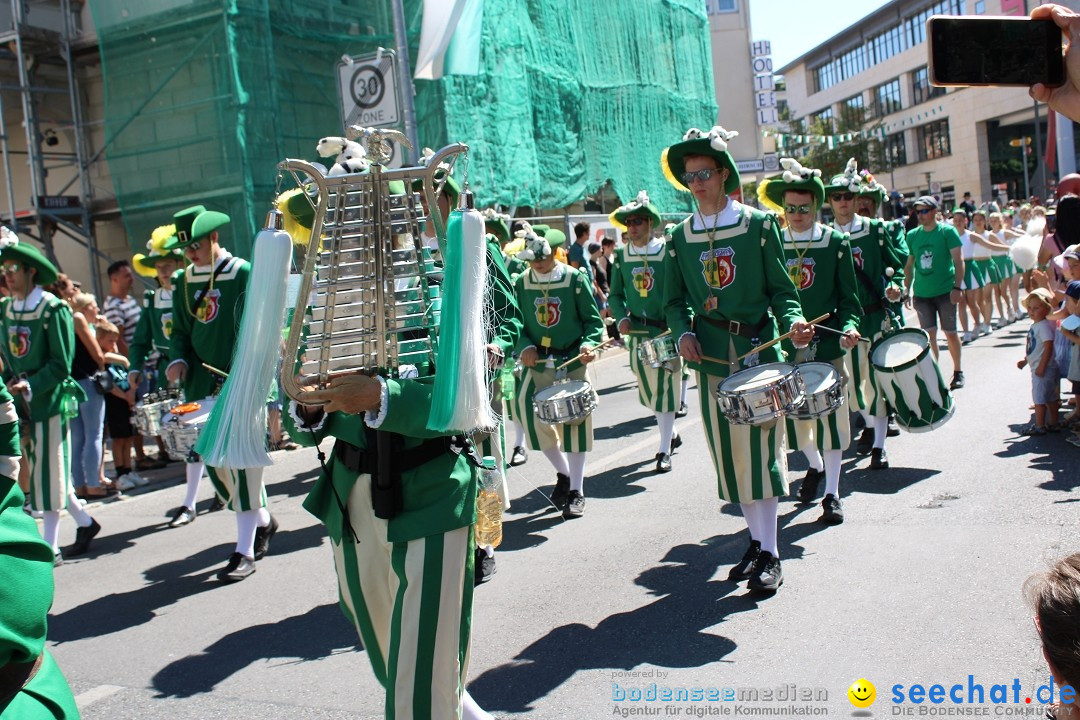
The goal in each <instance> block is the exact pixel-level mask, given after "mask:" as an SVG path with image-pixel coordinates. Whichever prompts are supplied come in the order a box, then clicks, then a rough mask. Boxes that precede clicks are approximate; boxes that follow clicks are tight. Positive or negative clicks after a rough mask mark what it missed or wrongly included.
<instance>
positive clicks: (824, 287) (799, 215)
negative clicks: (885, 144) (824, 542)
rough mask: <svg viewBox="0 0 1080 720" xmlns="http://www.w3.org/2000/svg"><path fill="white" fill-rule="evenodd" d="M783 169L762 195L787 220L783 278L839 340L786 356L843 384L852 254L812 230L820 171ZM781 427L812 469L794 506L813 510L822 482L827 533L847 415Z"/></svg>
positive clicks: (840, 240) (837, 240)
mask: <svg viewBox="0 0 1080 720" xmlns="http://www.w3.org/2000/svg"><path fill="white" fill-rule="evenodd" d="M781 165H782V166H783V167H784V169H785V172H784V174H783V176H782V177H780V178H774V179H772V180H769V181H768V182H767V183H766V185H765V189H764V192H765V194H766V195H767V196H768V197H769V199H770V200H772V201H773V202H775V203H777V204H782V206H783V208H784V217H786V218H787V227H786V228H784V232H783V233H782V237H783V240H784V253H785V254H786V256H787V269H788V273H789V274H790V275H791V280H792V282H794V283H795V287H796V288H798V290H799V302H800V303H801V305H802V308H803V312H804V313H806V314H808V315H812V316H814V317H818V316H820V315H823V314H825V313H828V314H829V319H828V320H826V321H825V322H824V323H823V325H824V327H826V328H832V329H833V330H834V331H839V333H842V335H838V334H836V332H833V333H829V334H824V333H822V332H821V331H818V332H817V333H815V335H814V339H813V341H812V342H811V344H810V347H809V348H807V349H805V350H802V351H795V352H793V353H791V354H792V355H793V356H794V359H795V362H811V361H820V362H827V363H831V364H832V365H833V367H835V368H836V370H837V372H839V373H840V376H841V378H845V379H846V371H845V369H844V355H845V354H846V353H845V351H846V350H849V349H851V348H852V347H853V346H854V345H855V344H856V343H857V342H858V340H859V330H858V327H859V301H858V297H857V295H856V289H855V270H854V268H853V266H852V262H851V248H850V246H849V245H848V240H847V236H846V235H844V234H843V233H840V232H837V231H836V230H834V229H832V228H829V227H826V226H824V225H821V224H820V223H816V222H814V218H815V217H817V212H818V209H819V208H820V207H821V205H822V203H823V202H824V200H825V187H824V186H823V185H822V184H821V171H820V170H814V169H810V168H804V167H802V166H801V165H799V163H798V162H797V161H795V160H793V159H791V158H784V159H783V160H782V161H781ZM849 167H850V166H849ZM858 182H859V181H858V177H857V176H855V177H854V179H852V177H851V176H848V177H847V178H845V177H844V176H840V177H839V179H834V180H833V182H832V183H830V185H829V188H830V190H831V191H833V192H837V191H838V188H841V187H842V188H845V190H848V188H849V187H850V186H849V185H847V183H854V187H855V188H856V189H857V188H858ZM848 191H849V192H852V193H853V191H850V190H848ZM839 192H843V191H839ZM851 199H852V200H854V197H852V198H851ZM790 350H791V349H790V348H789V351H790ZM787 423H788V433H789V434H790V437H791V446H792V449H793V450H800V451H802V453H803V455H805V456H806V460H807V462H809V463H810V469H809V470H807V473H806V476H805V477H804V478H803V481H802V485H801V486H800V487H799V500H800V501H802V502H805V503H811V502H813V501H814V500H815V499H816V498H817V489H818V485H819V484H820V482H821V476H822V474H824V475H825V497H824V499H823V500H822V501H821V507H822V514H821V517H820V518H819V520H820V521H821V522H824V523H827V524H829V525H838V524H840V523H842V522H844V509H843V504H842V503H841V502H840V468H841V465H840V463H841V460H842V459H843V455H844V450H846V449H847V446H848V445H849V444H850V442H851V425H850V419H849V413H848V412H846V411H843V412H831V413H829V414H828V415H826V416H824V417H821V418H818V419H815V420H797V419H792V418H790V417H789V418H788V420H787Z"/></svg>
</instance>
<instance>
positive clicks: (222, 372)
mask: <svg viewBox="0 0 1080 720" xmlns="http://www.w3.org/2000/svg"><path fill="white" fill-rule="evenodd" d="M202 366H203V367H204V368H206V369H207V370H209V371H210V372H212V373H214V374H215V375H220V376H221V377H223V378H227V377H229V373H227V372H225V371H224V370H218V369H217V368H216V367H214V366H213V365H207V364H206V363H203V364H202Z"/></svg>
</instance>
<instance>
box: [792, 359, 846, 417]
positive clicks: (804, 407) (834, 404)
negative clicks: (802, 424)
mask: <svg viewBox="0 0 1080 720" xmlns="http://www.w3.org/2000/svg"><path fill="white" fill-rule="evenodd" d="M795 369H796V370H798V372H799V376H800V377H801V378H802V381H803V389H804V390H805V393H806V397H805V399H804V400H803V402H802V404H801V405H799V406H798V407H797V408H795V411H794V412H793V413H792V414H791V416H792V417H793V418H795V419H796V420H815V419H817V418H819V417H822V416H824V415H828V414H829V413H833V412H836V411H837V410H838V409H839V408H840V406H842V405H843V404H844V402H845V400H846V399H847V392H846V386H847V378H846V377H844V376H843V375H842V374H841V373H840V371H839V370H837V369H836V368H835V367H834V366H833V365H832V363H826V362H805V363H800V364H798V365H796V366H795Z"/></svg>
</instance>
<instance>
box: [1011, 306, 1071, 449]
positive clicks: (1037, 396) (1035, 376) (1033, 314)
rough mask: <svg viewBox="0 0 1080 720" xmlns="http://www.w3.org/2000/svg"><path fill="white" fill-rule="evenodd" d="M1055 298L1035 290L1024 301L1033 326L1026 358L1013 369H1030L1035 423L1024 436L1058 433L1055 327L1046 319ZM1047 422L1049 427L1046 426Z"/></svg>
mask: <svg viewBox="0 0 1080 720" xmlns="http://www.w3.org/2000/svg"><path fill="white" fill-rule="evenodd" d="M1053 299H1054V296H1053V294H1051V292H1050V291H1049V290H1047V289H1046V288H1036V289H1035V290H1032V291H1031V293H1029V294H1028V296H1027V297H1025V298H1024V307H1025V308H1026V309H1027V312H1028V316H1029V317H1030V318H1031V319H1032V321H1033V323H1034V324H1033V325H1032V326H1031V328H1030V329H1029V330H1028V337H1027V357H1026V358H1024V359H1023V360H1019V361H1017V363H1016V367H1018V368H1020V369H1021V370H1023V369H1024V366H1025V365H1029V366H1030V367H1031V394H1032V399H1033V400H1034V402H1035V422H1034V423H1032V425H1031V426H1029V427H1028V428H1027V429H1026V430H1024V432H1023V434H1024V435H1045V434H1046V431H1047V430H1050V431H1052V432H1057V431H1058V430H1060V428H1059V427H1058V424H1057V423H1058V401H1059V399H1060V393H1061V377H1060V375H1058V368H1057V365H1056V364H1055V363H1054V331H1055V328H1054V324H1053V323H1052V322H1050V321H1049V320H1048V319H1047V316H1048V315H1049V314H1050V313H1051V312H1052V310H1053V307H1052V306H1051V303H1052V302H1053ZM1047 421H1049V424H1047Z"/></svg>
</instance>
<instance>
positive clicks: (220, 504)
mask: <svg viewBox="0 0 1080 720" xmlns="http://www.w3.org/2000/svg"><path fill="white" fill-rule="evenodd" d="M224 509H225V501H224V500H222V499H221V498H219V497H218V496H217V495H214V502H212V503H210V507H209V508H208V509H207V511H206V512H217V511H218V510H224Z"/></svg>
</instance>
